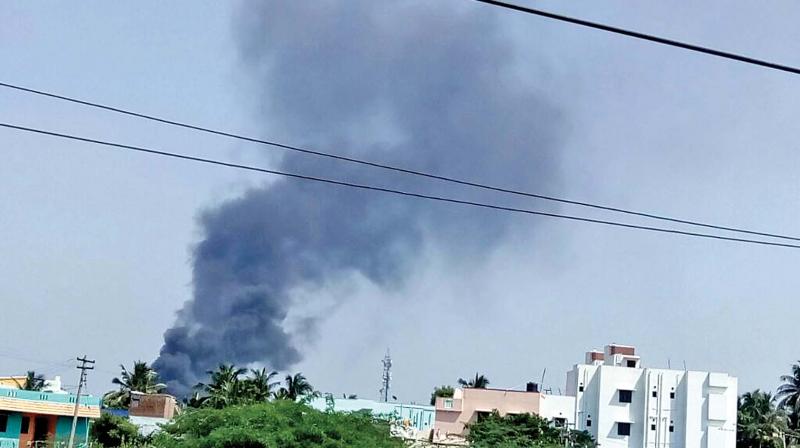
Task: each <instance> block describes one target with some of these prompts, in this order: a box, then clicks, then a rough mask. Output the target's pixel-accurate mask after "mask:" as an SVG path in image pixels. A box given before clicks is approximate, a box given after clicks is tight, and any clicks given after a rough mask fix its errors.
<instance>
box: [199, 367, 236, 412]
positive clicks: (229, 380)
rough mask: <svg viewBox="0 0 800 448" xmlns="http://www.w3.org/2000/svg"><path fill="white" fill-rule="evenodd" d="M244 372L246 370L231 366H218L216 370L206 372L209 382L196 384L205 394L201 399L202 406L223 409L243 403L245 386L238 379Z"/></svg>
mask: <svg viewBox="0 0 800 448" xmlns="http://www.w3.org/2000/svg"><path fill="white" fill-rule="evenodd" d="M246 372H247V369H242V368H237V367H236V366H234V365H233V364H220V365H219V367H217V370H209V371H208V372H206V373H208V374H209V375H211V382H210V383H208V384H203V383H200V384H198V387H199V388H201V389H203V390H204V391H205V393H206V396H205V397H203V399H202V400H203V402H204V404H207V405H209V406H212V407H215V408H223V407H225V406H230V405H235V404H239V403H241V402H242V401H244V398H245V394H244V389H245V384H244V382H243V381H242V380H241V379H240V378H239V377H240V376H242V375H244V374H245V373H246Z"/></svg>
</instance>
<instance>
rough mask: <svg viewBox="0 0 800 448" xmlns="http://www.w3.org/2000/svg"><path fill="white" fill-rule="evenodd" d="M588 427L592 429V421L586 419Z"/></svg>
mask: <svg viewBox="0 0 800 448" xmlns="http://www.w3.org/2000/svg"><path fill="white" fill-rule="evenodd" d="M586 427H587V428H591V427H592V419H590V418H587V419H586Z"/></svg>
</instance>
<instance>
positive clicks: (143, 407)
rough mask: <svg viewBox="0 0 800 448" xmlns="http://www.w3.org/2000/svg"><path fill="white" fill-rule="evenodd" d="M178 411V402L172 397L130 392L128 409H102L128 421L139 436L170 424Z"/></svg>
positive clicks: (146, 434) (147, 434)
mask: <svg viewBox="0 0 800 448" xmlns="http://www.w3.org/2000/svg"><path fill="white" fill-rule="evenodd" d="M178 410H179V408H178V402H177V400H176V399H175V397H173V396H172V395H168V394H143V393H141V392H131V404H130V406H129V407H128V409H103V412H104V413H106V414H111V415H116V416H117V417H122V418H126V419H128V421H130V422H131V423H133V424H134V425H136V426H137V427H138V428H139V434H141V435H143V436H149V435H150V434H153V433H154V432H157V431H158V430H160V429H161V426H163V425H165V424H167V423H169V422H171V421H172V419H173V418H174V417H175V415H176V414H177V413H178Z"/></svg>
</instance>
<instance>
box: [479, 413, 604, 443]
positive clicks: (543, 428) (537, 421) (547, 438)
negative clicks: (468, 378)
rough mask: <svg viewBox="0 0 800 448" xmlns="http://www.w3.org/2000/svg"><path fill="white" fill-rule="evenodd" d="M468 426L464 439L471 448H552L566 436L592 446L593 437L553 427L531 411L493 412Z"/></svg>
mask: <svg viewBox="0 0 800 448" xmlns="http://www.w3.org/2000/svg"><path fill="white" fill-rule="evenodd" d="M468 428H469V433H468V434H467V440H468V441H469V443H470V447H472V448H498V447H502V448H523V447H525V448H527V447H556V446H563V442H562V440H565V439H564V437H567V436H568V437H569V438H570V440H571V441H572V446H574V447H579V448H592V447H594V440H593V439H592V436H591V435H589V433H587V432H586V431H572V430H567V429H563V428H556V427H554V426H553V425H551V424H550V422H549V421H547V420H546V419H544V418H542V417H539V416H538V415H535V414H509V415H505V416H500V414H499V413H498V412H497V411H494V412H492V413H491V414H489V415H487V416H485V417H483V418H479V419H478V421H477V422H475V423H472V424H471V425H468Z"/></svg>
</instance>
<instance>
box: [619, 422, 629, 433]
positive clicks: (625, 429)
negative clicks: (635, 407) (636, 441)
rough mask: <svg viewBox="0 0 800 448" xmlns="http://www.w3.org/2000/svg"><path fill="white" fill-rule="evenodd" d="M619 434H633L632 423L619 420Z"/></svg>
mask: <svg viewBox="0 0 800 448" xmlns="http://www.w3.org/2000/svg"><path fill="white" fill-rule="evenodd" d="M617 435H618V436H629V435H631V424H630V423H625V422H617Z"/></svg>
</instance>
